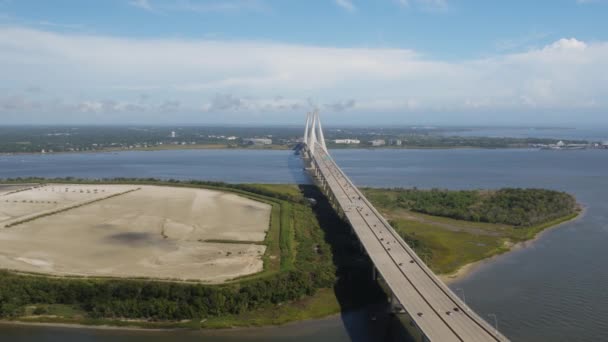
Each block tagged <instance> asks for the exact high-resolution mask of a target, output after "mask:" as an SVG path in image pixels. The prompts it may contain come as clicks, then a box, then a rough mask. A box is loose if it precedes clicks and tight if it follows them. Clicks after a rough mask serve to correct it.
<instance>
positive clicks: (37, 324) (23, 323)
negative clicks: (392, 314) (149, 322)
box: [0, 309, 360, 334]
mask: <svg viewBox="0 0 608 342" xmlns="http://www.w3.org/2000/svg"><path fill="white" fill-rule="evenodd" d="M359 310H360V309H359ZM359 310H349V311H345V312H337V313H332V314H330V315H327V316H323V317H317V318H306V319H301V320H295V321H290V322H286V323H283V324H269V325H259V326H257V325H243V326H234V327H230V328H199V329H194V328H186V327H173V328H169V327H168V328H155V327H141V326H136V325H124V326H121V325H111V324H84V323H64V322H34V321H20V320H6V319H0V326H2V325H5V326H24V327H42V328H65V329H86V330H108V331H136V332H174V331H193V332H200V333H203V334H204V333H209V334H212V333H214V332H219V333H221V332H228V331H230V332H232V331H243V330H260V329H275V328H284V327H289V326H290V325H296V324H302V323H307V322H316V321H318V322H322V321H328V320H332V319H334V318H338V317H340V316H341V315H343V314H345V313H350V312H357V311H359ZM125 322H128V321H125Z"/></svg>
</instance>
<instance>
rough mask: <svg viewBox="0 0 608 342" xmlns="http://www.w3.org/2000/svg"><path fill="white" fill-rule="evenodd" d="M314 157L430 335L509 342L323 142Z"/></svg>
mask: <svg viewBox="0 0 608 342" xmlns="http://www.w3.org/2000/svg"><path fill="white" fill-rule="evenodd" d="M307 152H310V151H309V150H308V151H307ZM309 155H310V153H309ZM311 162H312V164H313V165H314V168H315V170H314V172H315V174H316V176H317V179H318V181H319V183H320V186H321V187H322V188H323V189H324V190H325V192H326V194H327V195H328V197H329V198H330V200H332V201H333V203H334V205H336V206H337V207H338V208H341V210H342V211H343V214H344V216H345V218H346V220H347V221H348V222H349V223H350V225H351V227H352V228H353V231H354V233H355V234H356V236H357V237H358V239H359V241H360V243H361V245H362V246H363V248H364V250H365V251H366V253H367V254H368V255H369V257H370V258H371V260H372V262H373V264H374V265H375V269H376V270H377V274H378V275H379V276H380V277H381V278H382V280H383V281H384V282H385V283H386V285H387V286H388V288H389V289H390V291H391V292H392V295H393V298H394V299H395V300H396V301H397V302H398V303H399V304H400V305H401V306H402V307H403V309H404V310H405V311H406V312H407V313H408V314H409V316H410V317H411V319H412V321H413V322H414V324H415V325H416V326H417V327H418V329H419V330H420V331H421V333H422V334H423V335H424V336H425V337H426V339H427V340H429V341H441V342H448V341H508V339H507V338H506V337H505V336H503V335H502V334H500V332H498V331H497V330H496V329H495V328H494V327H492V326H491V325H489V324H488V323H487V322H486V321H485V320H483V319H482V318H481V317H479V316H478V315H477V314H476V313H475V312H473V310H471V309H470V308H469V307H468V306H467V305H466V304H465V303H464V302H463V301H461V300H460V298H459V297H458V296H456V295H455V294H454V293H453V292H452V291H451V290H450V289H449V288H448V287H447V286H446V285H445V284H444V283H443V282H442V281H441V280H439V278H437V276H436V275H435V274H434V273H433V272H432V271H431V270H430V269H429V268H428V267H427V266H426V265H425V264H424V263H423V262H422V260H421V259H420V258H419V257H418V256H417V255H416V253H415V252H414V251H413V250H412V249H411V248H410V247H409V246H408V245H407V244H406V243H405V241H403V239H402V238H401V237H400V236H399V235H398V234H397V233H396V232H395V230H394V229H393V228H392V227H391V226H390V224H388V222H387V221H386V220H385V219H384V218H383V217H382V215H381V214H380V213H379V212H378V211H377V210H376V209H375V208H374V206H373V205H372V204H371V203H370V202H369V201H368V200H367V199H366V198H365V196H364V195H363V193H361V191H359V189H358V188H357V187H356V186H355V185H354V184H353V182H352V181H351V180H350V179H349V178H348V177H347V176H346V175H345V174H344V172H343V171H342V170H341V169H340V168H339V167H338V166H337V164H336V163H335V162H334V160H333V159H332V158H331V156H330V155H329V154H328V153H327V152H326V151H325V150H324V149H323V147H322V146H321V145H320V144H318V143H317V145H316V146H315V151H314V155H313V156H312V158H311Z"/></svg>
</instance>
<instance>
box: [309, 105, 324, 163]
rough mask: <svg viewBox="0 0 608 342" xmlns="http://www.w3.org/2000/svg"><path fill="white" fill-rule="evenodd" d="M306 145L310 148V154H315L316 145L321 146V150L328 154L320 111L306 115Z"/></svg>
mask: <svg viewBox="0 0 608 342" xmlns="http://www.w3.org/2000/svg"><path fill="white" fill-rule="evenodd" d="M304 144H306V146H307V147H308V150H309V151H310V154H311V155H312V154H314V153H315V148H316V145H317V144H319V145H320V146H321V148H322V149H323V150H324V151H325V152H327V145H325V135H324V134H323V127H322V126H321V120H320V119H319V110H318V109H315V110H314V111H313V112H308V113H306V127H305V128H304Z"/></svg>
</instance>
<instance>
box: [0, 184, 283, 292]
mask: <svg viewBox="0 0 608 342" xmlns="http://www.w3.org/2000/svg"><path fill="white" fill-rule="evenodd" d="M270 211H271V206H270V205H268V204H265V203H260V202H257V201H253V200H250V199H247V198H244V197H240V196H237V195H234V194H230V193H225V192H218V191H211V190H204V189H193V188H174V187H160V186H134V185H53V184H50V185H46V186H43V187H39V188H33V189H29V190H26V191H20V192H14V193H8V194H7V193H6V192H5V193H0V267H1V268H5V269H14V270H20V271H27V272H37V273H49V274H53V275H87V276H112V277H151V278H163V279H182V280H200V281H204V282H210V283H221V282H224V281H226V280H228V279H232V278H235V277H238V276H242V275H247V274H252V273H256V272H259V271H261V270H262V267H263V262H262V259H261V257H262V255H263V254H264V251H265V248H266V247H265V246H263V245H261V244H256V243H252V242H262V241H263V240H264V238H265V236H266V232H267V230H268V228H269V224H270ZM25 220H27V221H26V222H23V223H20V222H22V221H25ZM7 224H12V225H10V226H9V227H8V228H4V227H5V226H6V225H7ZM209 240H212V241H209ZM218 240H221V241H218ZM213 241H215V242H213ZM226 241H228V242H226ZM230 241H235V242H236V243H231V242H230Z"/></svg>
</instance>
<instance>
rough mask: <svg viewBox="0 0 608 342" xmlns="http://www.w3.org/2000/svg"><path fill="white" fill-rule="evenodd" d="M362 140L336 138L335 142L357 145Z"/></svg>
mask: <svg viewBox="0 0 608 342" xmlns="http://www.w3.org/2000/svg"><path fill="white" fill-rule="evenodd" d="M360 143H361V141H360V140H359V139H335V140H334V144H346V145H356V144H360Z"/></svg>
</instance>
